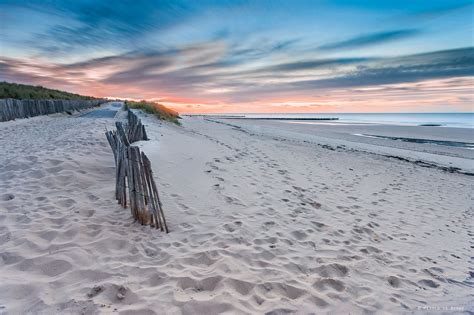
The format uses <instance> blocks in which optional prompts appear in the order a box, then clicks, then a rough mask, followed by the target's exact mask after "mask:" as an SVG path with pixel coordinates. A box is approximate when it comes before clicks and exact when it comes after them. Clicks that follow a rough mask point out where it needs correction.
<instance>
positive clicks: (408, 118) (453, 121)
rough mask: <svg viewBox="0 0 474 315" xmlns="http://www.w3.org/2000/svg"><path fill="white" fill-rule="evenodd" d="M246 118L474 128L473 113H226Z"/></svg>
mask: <svg viewBox="0 0 474 315" xmlns="http://www.w3.org/2000/svg"><path fill="white" fill-rule="evenodd" d="M228 115H229V116H245V117H246V118H338V122H346V123H375V124H391V125H407V126H420V125H435V126H440V127H457V128H474V112H473V113H332V114H331V113H324V114H320V113H314V114H308V113H302V114H281V113H272V114H253V113H252V114H245V113H242V114H228Z"/></svg>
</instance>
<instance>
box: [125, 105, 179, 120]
mask: <svg viewBox="0 0 474 315" xmlns="http://www.w3.org/2000/svg"><path fill="white" fill-rule="evenodd" d="M125 106H126V108H134V109H141V110H143V111H144V112H145V113H148V114H152V115H155V116H156V117H158V118H159V119H161V120H166V121H170V122H172V123H175V124H177V125H181V123H180V122H179V119H181V117H179V114H178V112H176V111H174V110H172V109H170V108H168V107H166V106H164V105H161V104H158V103H154V102H148V101H139V102H133V101H126V102H125Z"/></svg>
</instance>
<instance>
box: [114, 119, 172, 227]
mask: <svg viewBox="0 0 474 315" xmlns="http://www.w3.org/2000/svg"><path fill="white" fill-rule="evenodd" d="M129 115H130V112H129ZM133 115H134V116H135V114H133ZM129 117H130V116H129ZM135 118H136V116H135ZM129 121H130V118H129ZM132 122H133V125H129V126H128V130H129V132H130V130H136V127H137V125H135V124H136V123H137V122H139V119H138V118H137V120H132ZM115 126H116V127H117V130H116V131H107V132H106V133H105V135H106V137H107V140H108V141H109V144H110V147H111V148H112V151H113V153H114V157H115V168H116V182H115V198H116V199H117V201H118V203H119V204H120V205H122V207H124V208H126V207H127V205H130V211H131V214H132V216H133V217H134V218H135V220H136V221H138V222H140V223H141V224H143V225H148V224H149V225H150V226H152V227H155V228H157V229H158V228H159V229H161V230H162V231H165V232H166V233H168V232H169V230H168V226H167V224H166V219H165V215H164V213H163V207H162V204H161V201H160V196H159V194H158V189H157V186H156V183H155V180H154V178H153V171H152V168H151V163H150V160H149V159H148V157H147V156H146V155H145V153H144V152H140V149H139V148H138V147H134V146H131V145H130V143H132V141H130V139H129V138H128V136H127V133H126V132H125V129H124V127H123V125H122V123H121V122H116V123H115ZM140 126H142V125H141V122H140ZM143 130H144V127H143ZM145 135H146V133H145ZM127 196H128V197H127Z"/></svg>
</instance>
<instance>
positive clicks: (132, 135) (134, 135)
mask: <svg viewBox="0 0 474 315" xmlns="http://www.w3.org/2000/svg"><path fill="white" fill-rule="evenodd" d="M128 140H129V141H130V142H135V141H141V140H148V136H147V134H146V130H145V126H143V124H142V121H141V120H140V118H138V116H137V115H135V113H134V112H132V111H131V110H130V109H129V110H128Z"/></svg>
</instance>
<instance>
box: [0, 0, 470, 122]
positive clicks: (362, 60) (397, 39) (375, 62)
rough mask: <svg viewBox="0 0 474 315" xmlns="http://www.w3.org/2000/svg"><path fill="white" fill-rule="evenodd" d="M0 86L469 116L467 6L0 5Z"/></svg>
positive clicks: (207, 105) (347, 0) (196, 109)
mask: <svg viewBox="0 0 474 315" xmlns="http://www.w3.org/2000/svg"><path fill="white" fill-rule="evenodd" d="M0 81H8V82H17V83H24V84H34V85H42V86H46V87H51V88H57V89H62V90H67V91H71V92H76V93H81V94H85V95H92V96H96V97H112V98H129V99H137V100H138V99H147V100H153V101H158V102H160V103H162V104H164V105H167V106H170V107H172V108H174V109H176V110H177V111H179V112H181V113H210V112H220V113H251V112H254V113H267V112H293V113H298V112H300V113H303V112H314V113H318V112H325V113H337V112H472V111H474V105H473V104H474V96H473V86H474V3H473V2H472V1H465V0H449V1H439V0H430V1H428V0H406V1H405V0H398V1H392V0H378V1H377V0H374V1H368V0H357V1H356V0H332V1H330V0H326V1H323V0H321V1H319V0H311V1H305V0H301V1H299V0H285V1H283V0H273V1H267V0H254V1H249V0H235V1H231V0H199V1H180V0H157V1H152V0H147V1H142V0H134V1H102V0H84V1H82V0H76V1H48V0H42V1H35V0H31V1H9V0H0Z"/></svg>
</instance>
